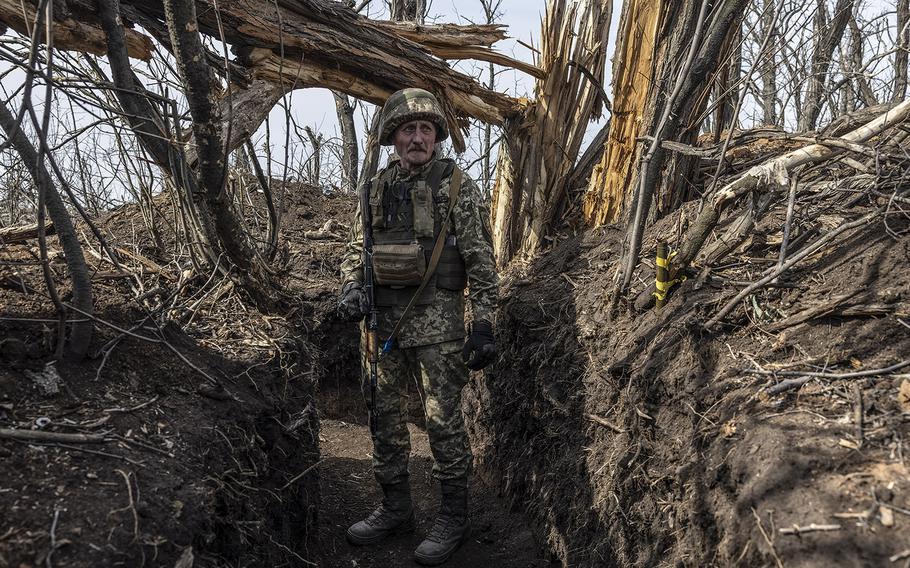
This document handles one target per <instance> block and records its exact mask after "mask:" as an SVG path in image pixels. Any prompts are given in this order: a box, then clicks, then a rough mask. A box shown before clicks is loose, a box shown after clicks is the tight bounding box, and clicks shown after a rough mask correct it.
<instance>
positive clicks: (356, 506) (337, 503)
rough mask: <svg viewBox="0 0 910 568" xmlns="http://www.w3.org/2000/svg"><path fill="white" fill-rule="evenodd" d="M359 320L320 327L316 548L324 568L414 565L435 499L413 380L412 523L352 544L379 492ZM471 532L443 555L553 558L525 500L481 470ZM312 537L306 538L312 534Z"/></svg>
mask: <svg viewBox="0 0 910 568" xmlns="http://www.w3.org/2000/svg"><path fill="white" fill-rule="evenodd" d="M356 329H357V328H356V326H353V325H350V324H341V323H339V322H334V323H329V324H327V326H326V329H325V330H324V332H323V333H321V334H320V337H321V340H320V341H319V345H320V346H321V348H322V350H323V351H322V357H321V361H322V362H323V366H322V368H323V370H322V374H321V376H320V377H319V380H318V387H319V392H318V394H317V403H318V406H319V409H320V411H319V417H320V434H319V446H320V460H321V465H320V466H319V476H320V480H319V483H320V487H319V489H320V505H319V524H318V529H317V531H318V532H317V535H316V538H315V543H314V545H313V548H314V549H315V550H316V551H318V555H319V557H320V559H321V562H320V566H324V567H326V568H342V567H344V568H349V567H351V566H358V567H371V568H382V567H390V568H391V567H397V566H418V565H417V564H416V563H414V561H413V560H412V554H413V550H414V549H415V548H416V547H417V545H418V544H419V543H420V541H421V540H422V539H423V537H424V535H425V534H426V532H427V530H428V529H429V528H430V526H431V525H432V523H433V519H434V517H435V514H436V511H437V509H438V507H439V491H438V484H437V483H436V482H435V480H434V479H433V478H432V471H431V470H432V465H433V459H432V453H431V450H430V445H429V440H428V438H427V434H426V431H425V429H424V419H423V411H422V406H421V395H420V392H419V391H418V389H417V385H416V381H412V382H411V384H410V386H411V388H410V389H409V404H408V407H409V424H408V429H409V433H410V437H411V446H412V448H411V457H410V461H409V471H410V474H411V490H412V496H413V499H414V502H415V508H416V519H417V529H416V531H415V532H414V533H413V534H407V535H399V536H395V537H392V538H391V539H389V540H387V541H384V542H382V543H380V544H379V545H376V546H373V547H354V546H351V545H349V544H348V543H347V542H346V540H345V538H344V533H345V531H346V530H347V527H348V526H349V525H350V524H352V523H354V522H356V521H357V520H360V519H361V518H363V517H365V516H366V515H368V514H369V512H370V511H371V510H372V509H373V507H375V505H376V504H378V502H379V500H380V499H381V492H380V490H379V487H378V485H377V483H376V482H375V480H374V478H373V474H372V465H371V464H372V462H371V457H370V456H371V452H372V443H371V441H370V437H369V429H368V427H367V418H366V406H365V402H364V400H363V396H362V393H361V390H360V382H359V376H360V368H359V362H358V361H359V359H358V352H359V335H358V333H357V331H356ZM470 492H471V497H470V515H471V522H472V532H471V536H470V537H469V539H468V540H467V541H466V542H465V544H464V545H462V547H461V548H460V549H459V550H458V552H456V553H455V555H454V556H453V557H452V558H451V559H450V560H449V561H448V562H447V563H446V566H450V567H453V568H462V567H463V568H475V567H477V566H483V565H485V564H489V565H493V566H497V567H504V568H534V567H541V568H542V567H544V566H551V565H553V564H552V562H551V561H550V560H548V559H547V558H548V556H549V555H548V553H547V551H546V550H545V549H544V548H543V547H542V546H541V545H540V543H539V542H538V540H537V538H536V533H535V531H534V530H533V528H532V525H531V524H530V523H529V522H528V520H527V518H526V516H525V515H524V512H523V508H522V507H521V506H519V505H517V504H511V503H509V502H508V500H507V499H505V498H503V497H502V495H501V488H500V485H499V484H498V483H497V482H496V481H495V480H494V479H490V478H489V477H487V476H485V475H484V474H483V473H481V472H477V471H475V474H474V475H473V477H472V480H471V490H470ZM312 541H313V539H311V542H312Z"/></svg>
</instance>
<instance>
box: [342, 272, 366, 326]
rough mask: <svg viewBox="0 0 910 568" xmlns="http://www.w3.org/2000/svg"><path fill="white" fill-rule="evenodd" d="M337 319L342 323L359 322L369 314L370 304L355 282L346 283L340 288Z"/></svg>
mask: <svg viewBox="0 0 910 568" xmlns="http://www.w3.org/2000/svg"><path fill="white" fill-rule="evenodd" d="M337 311H338V317H339V318H341V319H343V320H344V321H352V322H356V321H360V320H362V319H363V318H364V317H366V315H367V314H368V313H370V302H369V300H368V299H367V295H366V294H364V293H363V288H361V287H360V284H359V283H357V282H353V281H352V282H347V283H345V285H344V286H342V287H341V296H340V297H339V298H338V310H337Z"/></svg>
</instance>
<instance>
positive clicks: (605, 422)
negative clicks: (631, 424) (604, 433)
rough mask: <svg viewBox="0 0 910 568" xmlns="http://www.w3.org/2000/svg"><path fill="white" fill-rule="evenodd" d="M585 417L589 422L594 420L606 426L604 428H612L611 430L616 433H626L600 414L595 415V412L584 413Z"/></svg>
mask: <svg viewBox="0 0 910 568" xmlns="http://www.w3.org/2000/svg"><path fill="white" fill-rule="evenodd" d="M585 418H587V419H588V420H590V421H591V422H594V423H597V424H600V425H601V426H604V427H606V428H609V429H610V430H613V431H614V432H616V433H617V434H625V433H626V431H625V430H623V429H622V428H620V427H619V426H617V425H615V424H613V423H612V422H610V421H609V420H607V419H606V418H601V417H600V416H597V415H596V414H585Z"/></svg>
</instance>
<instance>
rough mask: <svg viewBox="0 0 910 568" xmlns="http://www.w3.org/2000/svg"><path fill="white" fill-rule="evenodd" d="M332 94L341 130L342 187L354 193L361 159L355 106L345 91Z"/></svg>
mask: <svg viewBox="0 0 910 568" xmlns="http://www.w3.org/2000/svg"><path fill="white" fill-rule="evenodd" d="M332 96H333V97H334V98H335V112H336V113H337V114H338V127H339V128H340V130H341V172H342V173H341V175H342V181H341V189H342V191H345V192H348V193H353V192H354V191H355V189H356V188H355V187H354V185H355V184H356V183H357V164H358V163H359V161H360V156H359V155H358V154H359V152H358V148H357V130H356V129H355V128H354V106H353V105H352V104H351V102H350V101H349V100H348V96H347V95H345V94H344V93H339V92H338V91H333V92H332Z"/></svg>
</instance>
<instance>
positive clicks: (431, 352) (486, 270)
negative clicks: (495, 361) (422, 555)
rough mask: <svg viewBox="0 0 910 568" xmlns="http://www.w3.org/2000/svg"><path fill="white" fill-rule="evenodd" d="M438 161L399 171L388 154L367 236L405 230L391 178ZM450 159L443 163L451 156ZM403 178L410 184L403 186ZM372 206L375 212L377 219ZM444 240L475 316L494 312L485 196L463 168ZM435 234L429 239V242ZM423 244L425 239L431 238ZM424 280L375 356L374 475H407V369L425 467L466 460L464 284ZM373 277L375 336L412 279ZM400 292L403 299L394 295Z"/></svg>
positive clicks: (453, 470) (394, 314)
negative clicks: (426, 441)
mask: <svg viewBox="0 0 910 568" xmlns="http://www.w3.org/2000/svg"><path fill="white" fill-rule="evenodd" d="M441 162H445V161H444V160H438V159H437V158H436V156H435V155H434V156H433V158H432V159H431V160H430V161H429V162H427V163H426V164H424V165H423V166H422V167H420V168H419V169H418V171H416V172H405V171H403V170H401V169H400V168H399V166H398V163H397V161H392V162H390V164H389V165H388V166H387V167H386V168H385V169H384V170H382V171H381V172H379V173H378V174H377V175H376V177H375V178H374V179H373V183H372V189H371V200H370V201H371V209H372V211H371V217H372V218H373V219H374V223H373V231H374V239H376V241H377V242H380V241H381V240H382V239H383V234H384V232H397V233H399V234H407V233H408V232H411V233H413V232H414V228H413V222H414V219H413V217H414V216H413V214H412V210H411V207H412V204H411V202H410V200H407V199H406V200H405V201H404V202H402V203H400V204H399V205H400V206H399V207H397V209H396V210H394V211H393V210H392V209H393V208H392V207H389V205H390V204H393V202H394V200H395V199H396V198H397V197H396V195H393V193H395V191H394V190H395V188H401V187H404V188H405V191H404V192H402V195H405V196H407V195H413V194H412V193H410V192H412V191H413V188H414V187H416V186H417V185H418V184H419V183H420V182H424V183H425V182H426V180H427V177H428V175H430V173H431V172H432V171H433V170H434V168H440V166H441V165H444V164H441ZM450 167H451V166H450ZM450 180H451V176H450V175H449V176H447V177H444V178H443V179H442V180H441V182H440V184H439V188H438V191H434V192H433V193H434V195H433V201H434V203H435V207H434V216H435V226H436V229H437V230H438V228H439V227H440V226H441V224H442V223H441V222H442V219H443V218H444V216H445V214H446V213H447V211H448V209H449V199H448V195H449V189H450V188H449V182H450ZM408 188H410V189H408ZM377 215H381V216H382V220H381V221H379V222H377V221H376V217H377ZM448 239H449V240H448V241H447V242H451V241H453V240H454V243H455V246H457V250H458V253H459V254H460V256H461V258H462V259H463V260H464V267H465V271H466V273H467V288H468V295H467V296H468V299H469V300H470V302H471V309H472V312H473V317H474V319H475V320H479V319H486V320H488V321H493V312H494V308H495V304H496V295H497V278H498V277H497V273H496V269H495V263H494V260H493V247H492V239H491V233H490V227H489V200H488V199H487V198H486V196H484V195H483V194H482V193H481V191H480V189H479V188H478V187H477V185H476V184H475V183H474V182H473V181H471V180H470V179H469V178H468V177H467V176H463V177H462V182H461V186H460V192H459V195H458V199H457V202H456V204H455V207H454V209H453V210H452V216H451V220H450V226H449V236H448ZM432 241H435V238H433V239H430V240H429V242H430V245H432ZM430 248H431V247H430ZM362 250H363V221H362V216H361V211H360V206H359V205H358V208H357V212H356V215H355V219H354V222H353V225H352V230H351V236H350V241H349V243H348V245H347V249H346V251H345V255H344V260H343V262H342V266H341V272H342V281H343V282H351V281H354V282H359V283H362V280H363V270H362ZM435 279H436V277H435V276H434V278H433V280H431V281H430V284H429V285H428V286H427V289H426V290H425V291H424V292H423V293H422V294H421V299H420V301H419V302H418V303H417V305H415V306H414V307H413V308H412V309H411V312H410V313H409V314H408V315H407V318H406V319H405V321H404V322H403V323H402V326H401V328H400V331H399V333H398V336H397V342H396V347H395V348H394V349H393V350H392V351H391V352H389V353H388V354H386V355H384V356H383V357H382V358H381V359H380V361H379V377H378V389H377V397H376V401H377V402H376V404H377V408H376V412H377V416H378V420H379V422H378V429H377V432H376V433H375V435H374V436H373V466H374V471H375V474H376V478H377V480H378V481H379V482H380V483H381V484H394V483H398V482H401V481H405V480H406V479H407V464H408V455H409V453H410V441H409V436H408V430H407V425H406V420H407V411H406V392H407V384H408V381H409V380H411V376H412V375H413V376H417V377H419V378H420V381H421V384H422V385H423V388H424V392H425V398H424V413H425V415H426V422H427V431H428V433H429V438H430V445H431V447H432V451H433V457H434V459H435V462H436V463H435V465H434V468H433V473H434V476H435V477H436V478H437V479H439V480H440V481H446V482H456V483H465V484H466V483H467V479H468V475H469V473H470V470H471V462H472V456H471V450H470V445H469V444H468V439H467V434H466V433H465V428H464V420H463V417H462V413H461V389H462V387H464V385H465V384H466V383H467V381H468V369H467V367H466V366H465V364H464V362H463V361H462V359H461V346H462V343H463V341H464V337H465V327H464V312H465V303H464V298H465V294H464V292H463V291H462V290H447V289H443V288H441V287H438V286H436V285H435V283H434V280H435ZM384 288H385V287H383V286H377V287H376V297H377V304H378V305H379V306H380V316H379V338H380V341H384V340H385V338H387V337H388V336H389V334H390V333H391V331H392V328H393V327H394V326H395V323H396V322H397V321H398V320H399V318H400V317H401V315H402V313H403V311H404V304H406V303H407V302H406V300H407V299H410V294H412V293H413V289H407V288H406V289H405V290H404V291H395V290H391V289H384ZM402 300H404V301H402Z"/></svg>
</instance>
